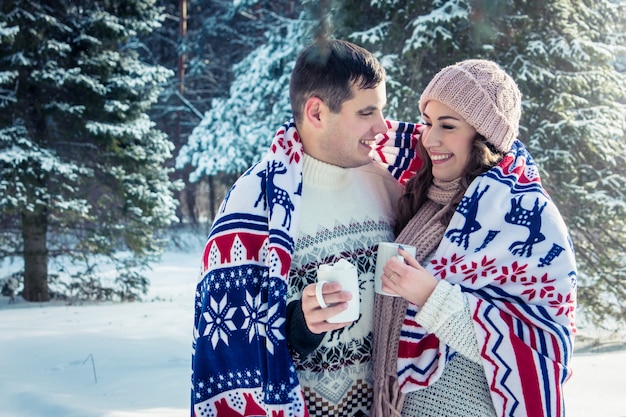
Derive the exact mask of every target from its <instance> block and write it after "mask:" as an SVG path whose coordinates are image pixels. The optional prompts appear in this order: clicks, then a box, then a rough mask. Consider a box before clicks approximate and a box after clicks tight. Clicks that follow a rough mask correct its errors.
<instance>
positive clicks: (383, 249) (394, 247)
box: [374, 242, 415, 297]
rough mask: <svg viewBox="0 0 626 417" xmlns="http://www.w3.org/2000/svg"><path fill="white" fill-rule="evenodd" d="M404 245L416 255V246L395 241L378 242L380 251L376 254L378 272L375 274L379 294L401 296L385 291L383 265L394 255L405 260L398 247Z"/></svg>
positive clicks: (376, 289)
mask: <svg viewBox="0 0 626 417" xmlns="http://www.w3.org/2000/svg"><path fill="white" fill-rule="evenodd" d="M400 246H402V249H404V250H405V251H407V252H408V253H410V254H411V256H413V257H415V246H409V245H404V244H400V243H395V242H380V243H378V252H377V254H376V273H375V274H374V290H375V291H376V292H377V293H378V294H383V295H389V296H391V297H399V295H397V294H391V293H388V292H385V291H383V281H382V276H383V274H384V271H383V267H384V266H385V264H386V263H387V261H388V260H389V259H390V258H391V257H392V256H397V257H398V259H400V260H402V261H403V260H404V258H403V257H402V256H401V255H400V254H399V253H398V248H399V247H400Z"/></svg>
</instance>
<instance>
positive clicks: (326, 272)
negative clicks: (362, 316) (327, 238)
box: [315, 259, 359, 323]
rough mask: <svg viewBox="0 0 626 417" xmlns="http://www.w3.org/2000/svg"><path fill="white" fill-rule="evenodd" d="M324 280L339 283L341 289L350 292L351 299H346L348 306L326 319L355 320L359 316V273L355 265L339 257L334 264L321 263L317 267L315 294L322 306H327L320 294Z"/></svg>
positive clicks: (328, 320) (339, 321)
mask: <svg viewBox="0 0 626 417" xmlns="http://www.w3.org/2000/svg"><path fill="white" fill-rule="evenodd" d="M326 282H338V283H340V284H341V290H342V291H348V292H350V293H351V294H352V299H351V300H349V301H348V308H347V309H346V310H344V311H342V312H341V313H339V314H337V315H335V316H333V317H331V318H329V319H327V320H326V321H327V322H329V323H344V322H348V321H354V320H357V319H358V318H359V274H358V273H357V270H356V267H355V266H354V265H352V264H351V263H350V262H348V261H346V260H345V259H340V260H339V261H337V262H335V263H334V264H322V265H320V266H319V267H318V268H317V285H316V286H315V296H316V297H317V302H318V303H319V305H320V306H321V307H322V308H326V307H328V305H327V304H326V302H324V297H323V294H322V288H323V287H324V284H325V283H326Z"/></svg>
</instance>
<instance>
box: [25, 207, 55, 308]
mask: <svg viewBox="0 0 626 417" xmlns="http://www.w3.org/2000/svg"><path fill="white" fill-rule="evenodd" d="M47 232H48V217H47V215H46V209H45V208H43V207H39V208H37V209H35V211H34V212H23V213H22V238H23V240H24V293H23V297H24V299H25V300H26V301H50V293H49V292H48V248H47V247H46V237H47Z"/></svg>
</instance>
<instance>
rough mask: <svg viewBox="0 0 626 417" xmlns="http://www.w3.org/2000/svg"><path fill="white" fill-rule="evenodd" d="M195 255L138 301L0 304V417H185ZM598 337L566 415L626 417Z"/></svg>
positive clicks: (171, 263) (620, 370) (583, 360)
mask: <svg viewBox="0 0 626 417" xmlns="http://www.w3.org/2000/svg"><path fill="white" fill-rule="evenodd" d="M199 253H200V249H197V250H190V251H189V253H175V252H171V253H167V254H165V255H164V257H163V259H162V262H160V263H159V264H156V265H154V268H153V270H152V271H151V272H150V273H149V274H148V276H149V278H150V280H151V288H150V293H149V295H148V296H147V297H146V298H145V299H146V300H148V301H145V302H137V303H126V304H109V303H100V304H89V305H87V304H85V305H67V304H66V303H58V304H57V303H50V304H26V303H24V302H18V303H17V304H9V303H8V299H7V298H6V297H4V298H0V415H1V416H3V417H18V416H19V417H183V416H185V417H187V416H189V406H188V405H189V393H190V383H189V377H190V359H191V327H192V317H193V295H194V288H195V282H196V276H197V271H198V265H199ZM5 272H6V271H2V270H0V276H4V275H6V274H5ZM598 334H599V333H598V332H595V331H593V329H591V330H588V329H580V337H579V339H578V340H577V347H576V352H575V355H574V357H573V360H572V366H573V368H574V372H575V373H574V376H573V377H572V379H571V380H570V381H569V382H568V383H567V384H566V385H565V392H566V401H567V415H568V417H589V416H594V417H595V416H599V417H626V397H625V396H624V394H625V391H624V387H625V386H626V385H625V384H626V376H624V375H625V372H626V343H625V342H624V338H619V337H617V338H615V337H612V338H609V337H607V336H603V337H602V338H600V339H597V337H598Z"/></svg>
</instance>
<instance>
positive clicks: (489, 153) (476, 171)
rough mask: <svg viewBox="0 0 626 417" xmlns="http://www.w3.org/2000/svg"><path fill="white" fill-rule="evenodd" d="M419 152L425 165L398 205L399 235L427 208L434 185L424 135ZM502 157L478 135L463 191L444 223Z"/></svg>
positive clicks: (469, 161)
mask: <svg viewBox="0 0 626 417" xmlns="http://www.w3.org/2000/svg"><path fill="white" fill-rule="evenodd" d="M417 153H418V155H419V157H420V158H421V159H422V161H424V163H423V164H422V166H421V167H420V169H419V170H418V171H417V173H416V174H415V176H414V177H413V178H411V180H409V182H407V184H406V189H405V191H404V194H403V195H402V197H401V198H400V200H399V202H398V209H397V211H396V223H395V227H394V229H395V233H396V235H398V234H399V233H400V232H401V231H402V229H404V227H405V226H406V225H407V224H408V223H409V221H410V220H411V219H412V218H413V216H414V215H415V213H417V211H418V210H419V209H420V208H421V207H422V205H424V203H425V202H426V199H427V195H428V189H429V188H430V186H431V185H432V183H433V174H432V162H431V161H430V157H429V156H428V154H427V153H426V149H425V148H424V145H423V144H422V138H421V136H420V140H419V141H418V142H417ZM503 157H504V153H503V152H500V151H498V150H497V149H496V148H495V147H494V146H493V145H492V144H491V143H489V142H487V139H485V137H484V136H482V135H481V134H479V133H476V136H475V138H474V142H473V148H472V152H471V154H470V157H469V160H468V162H467V166H466V167H465V171H464V172H463V174H461V183H460V189H459V191H458V192H457V193H456V194H455V195H454V197H453V198H452V201H451V203H452V204H451V205H450V206H449V207H448V210H447V211H446V212H445V214H444V215H443V216H442V217H441V222H442V223H443V224H448V223H449V222H450V219H452V215H454V212H455V211H456V207H457V206H458V204H459V202H460V201H461V199H462V198H463V194H465V191H466V190H467V187H469V185H470V184H471V183H472V181H473V180H474V179H475V178H476V177H478V176H479V175H480V174H482V173H484V172H487V171H488V170H489V169H491V168H492V167H494V166H495V165H497V164H498V163H499V162H500V161H501V160H502V158H503Z"/></svg>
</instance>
